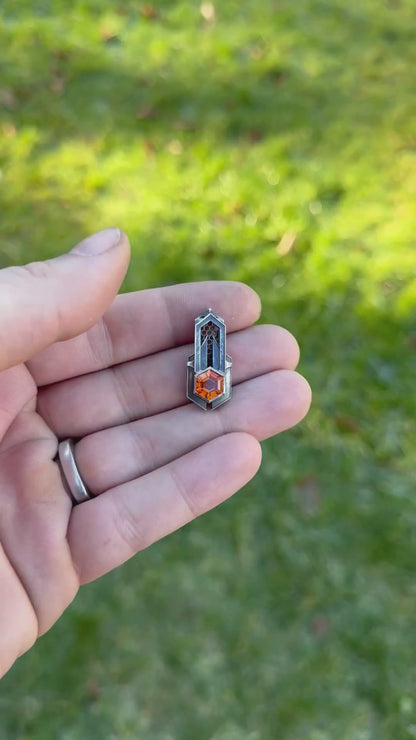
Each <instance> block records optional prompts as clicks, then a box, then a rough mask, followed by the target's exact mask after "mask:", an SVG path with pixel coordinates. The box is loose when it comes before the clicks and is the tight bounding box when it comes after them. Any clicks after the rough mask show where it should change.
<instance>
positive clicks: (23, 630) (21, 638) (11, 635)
mask: <svg viewBox="0 0 416 740" xmlns="http://www.w3.org/2000/svg"><path fill="white" fill-rule="evenodd" d="M0 594H1V607H0V635H1V640H0V678H1V677H2V676H4V674H5V673H6V672H7V671H8V670H9V668H10V667H11V666H12V665H13V663H14V661H15V660H16V658H18V657H19V655H22V654H23V653H24V652H26V650H29V648H30V647H31V646H32V645H33V643H34V642H35V640H36V638H37V636H38V625H37V620H36V615H35V612H34V611H33V607H32V605H31V603H30V600H29V598H28V596H27V594H26V592H25V590H24V588H23V586H22V584H21V582H20V580H19V578H18V576H17V575H16V573H15V572H14V570H13V568H12V566H11V565H10V562H9V561H8V559H7V557H6V555H5V553H4V551H3V549H2V547H1V545H0Z"/></svg>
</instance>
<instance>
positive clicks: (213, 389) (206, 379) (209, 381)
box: [195, 370, 224, 401]
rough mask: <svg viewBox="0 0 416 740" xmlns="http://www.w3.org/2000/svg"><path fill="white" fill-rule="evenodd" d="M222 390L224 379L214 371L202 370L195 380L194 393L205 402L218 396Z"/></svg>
mask: <svg viewBox="0 0 416 740" xmlns="http://www.w3.org/2000/svg"><path fill="white" fill-rule="evenodd" d="M223 390H224V378H223V376H222V375H220V374H219V373H217V372H215V370H204V372H202V373H199V375H197V377H196V380H195V393H196V394H197V395H198V396H200V397H201V398H204V399H205V400H206V401H212V399H213V398H216V397H217V396H220V395H221V393H222V392H223Z"/></svg>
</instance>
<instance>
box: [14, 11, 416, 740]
mask: <svg viewBox="0 0 416 740" xmlns="http://www.w3.org/2000/svg"><path fill="white" fill-rule="evenodd" d="M415 68H416V20H415V5H414V2H413V0H360V2H359V3H352V2H350V1H349V0H331V1H329V0H296V2H293V0H275V1H273V0H246V1H245V2H237V0H222V2H221V3H219V2H218V3H216V4H211V3H206V2H205V3H202V5H200V3H199V2H195V3H192V2H185V0H165V1H162V0H160V1H158V2H156V1H155V2H154V4H151V3H140V2H133V0H111V1H110V0H84V1H83V0H72V2H64V0H52V1H50V2H49V1H48V2H46V0H32V2H31V3H28V2H26V0H2V1H1V3H0V168H1V181H0V213H1V217H0V266H7V265H9V264H14V263H17V262H24V261H28V260H32V259H43V258H46V257H49V256H52V255H55V254H56V253H58V252H61V251H64V250H66V249H67V248H69V247H70V246H72V245H73V244H74V243H75V242H76V241H78V240H79V239H80V238H82V237H83V236H84V235H86V234H87V233H89V232H91V231H95V230H97V229H99V228H102V227H105V226H107V225H113V224H116V225H119V226H121V227H122V228H124V229H125V230H126V231H127V233H128V234H129V236H130V238H131V242H132V247H133V258H132V265H131V269H130V272H129V275H128V277H127V280H126V283H125V289H128V290H135V289H140V288H143V287H148V286H151V285H162V284H167V283H173V282H177V281H187V280H199V279H206V278H223V277H224V278H231V279H238V280H245V281H247V282H248V283H250V284H251V285H252V286H253V287H254V288H256V289H257V290H258V291H259V293H260V295H261V298H262V301H263V306H264V312H263V320H264V321H271V322H277V323H281V324H283V325H284V326H286V327H288V328H289V329H290V330H291V331H293V332H294V333H295V334H296V336H297V337H298V338H299V341H300V343H301V346H302V352H303V354H302V362H301V368H300V369H301V371H302V372H303V373H304V374H305V375H306V376H307V377H308V379H309V380H310V382H311V384H312V387H313V390H314V406H313V410H312V411H311V413H310V415H309V417H308V418H307V420H306V421H305V422H304V423H303V424H302V425H301V427H299V428H298V429H295V430H293V431H292V432H290V433H286V434H285V435H282V436H280V437H278V438H276V439H275V440H271V441H269V442H268V443H266V444H265V445H264V463H263V467H262V470H261V473H260V474H259V475H258V476H257V478H256V479H255V481H254V482H253V483H252V484H250V485H249V486H248V487H247V488H246V489H245V491H244V492H242V493H241V494H240V495H239V496H237V497H235V498H234V499H233V500H231V501H230V502H228V503H227V504H226V505H224V506H223V507H222V508H220V509H219V510H217V511H215V512H212V513H211V514H209V515H207V516H206V517H205V518H204V519H202V520H201V521H198V522H196V523H195V524H193V525H192V526H189V527H187V528H185V529H184V530H183V531H181V532H178V533H176V534H175V535H173V536H171V537H169V538H168V539H167V540H166V541H164V542H162V543H159V544H158V545H156V546H154V547H153V548H151V549H150V550H149V551H147V552H145V553H143V554H141V555H139V556H138V557H137V558H136V559H134V560H133V561H131V562H130V563H128V564H127V565H126V566H125V567H123V568H122V569H120V570H118V571H116V572H115V573H113V574H111V575H109V576H107V577H105V578H104V579H102V580H101V581H100V582H98V583H96V584H94V585H92V586H88V587H86V588H85V589H83V591H82V592H81V594H80V595H79V597H78V599H77V600H76V602H75V603H74V604H73V605H72V607H71V608H70V609H69V611H68V612H67V614H66V615H65V616H64V617H63V618H62V619H61V621H60V622H59V623H58V624H57V625H56V627H55V628H54V629H53V630H52V631H51V632H50V633H49V634H48V635H47V636H45V637H44V638H42V640H41V641H40V642H39V643H38V645H37V647H36V648H35V649H34V650H32V651H31V652H30V653H29V654H28V655H26V656H25V657H23V658H22V659H21V660H20V661H19V662H18V664H17V665H16V666H15V667H14V669H13V670H12V671H11V672H10V673H9V674H8V675H7V677H6V678H5V679H4V680H3V681H2V682H1V687H0V738H1V740H8V739H9V738H13V739H14V738H18V739H19V740H26V739H29V738H30V739H31V740H45V739H48V738H62V739H63V740H78V738H88V739H89V738H105V739H107V738H108V739H110V738H111V740H112V739H121V740H124V739H130V738H131V739H137V738H139V739H142V738H143V740H205V739H206V740H263V739H264V740H269V739H270V740H274V739H276V740H402V739H403V740H407V739H408V740H411V739H412V738H416V693H415V688H416V618H415V604H416V578H415V562H416V502H415V467H416V453H415V447H416V434H415V431H416V429H415V427H416V424H415V415H416V414H415V412H416V389H415V370H416V363H415V350H416V324H415V308H416V249H415V230H416V210H415V196H416V118H415V115H416V95H415V86H414V81H415V77H414V71H415Z"/></svg>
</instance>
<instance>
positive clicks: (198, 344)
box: [186, 308, 232, 411]
mask: <svg viewBox="0 0 416 740" xmlns="http://www.w3.org/2000/svg"><path fill="white" fill-rule="evenodd" d="M225 333H226V332H225V321H224V319H222V318H221V316H217V314H216V313H214V311H213V310H212V308H209V309H208V311H205V313H203V314H201V316H197V317H196V319H195V341H194V354H193V355H190V357H188V363H187V392H186V395H187V397H188V398H189V400H190V401H193V402H194V403H196V404H197V405H198V406H200V407H201V409H204V410H205V411H206V410H207V409H216V408H217V407H218V406H221V404H222V403H225V401H228V400H229V399H230V398H231V365H232V362H231V357H230V356H229V355H227V354H226V352H225Z"/></svg>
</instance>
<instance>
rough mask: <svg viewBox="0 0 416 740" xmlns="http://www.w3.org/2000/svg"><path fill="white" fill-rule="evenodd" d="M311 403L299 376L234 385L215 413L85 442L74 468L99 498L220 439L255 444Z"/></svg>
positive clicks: (167, 417) (178, 416)
mask: <svg viewBox="0 0 416 740" xmlns="http://www.w3.org/2000/svg"><path fill="white" fill-rule="evenodd" d="M310 397H311V393H310V388H309V385H308V383H307V382H306V380H305V379H304V378H303V377H302V376H301V375H299V374H298V373H295V372H291V371H289V370H280V371H274V372H272V373H268V374H267V375H262V376H260V377H258V378H254V379H253V380H248V381H246V382H245V383H241V384H240V385H238V386H237V387H236V388H235V390H234V394H233V399H232V401H231V402H230V403H226V404H224V405H223V406H221V407H220V408H218V409H216V410H215V411H214V412H204V411H201V409H199V408H197V407H196V406H194V405H193V404H188V405H186V406H181V407H179V408H176V409H173V410H171V411H167V412H165V413H162V414H157V415H156V416H151V417H148V418H147V419H141V420H139V421H135V422H132V423H131V424H124V425H123V426H118V427H113V428H112V429H106V430H104V431H101V432H97V433H96V434H91V435H89V436H87V437H84V439H82V440H80V442H78V444H77V446H76V459H77V464H78V466H79V469H80V472H81V475H82V477H83V480H84V481H85V483H86V484H87V486H88V488H89V489H90V490H91V492H92V493H94V494H98V493H102V492H103V491H105V490H107V489H109V488H112V487H114V486H116V485H120V484H121V483H124V482H126V481H129V480H133V479H134V478H137V477H139V476H141V475H145V474H147V473H149V472H151V471H152V470H156V469H157V468H158V467H161V466H163V465H166V464H167V463H169V462H170V461H171V460H174V459H175V458H177V457H180V456H182V455H184V454H186V453H187V452H189V451H191V450H193V449H195V448H196V447H199V446H200V445H202V444H204V443H206V442H208V441H209V440H211V439H214V438H215V437H219V436H221V435H222V434H224V433H230V432H246V433H248V434H250V435H252V436H253V437H255V438H256V439H258V440H262V439H266V437H271V436H272V435H274V434H278V433H279V432H282V431H284V430H285V429H288V428H289V427H291V426H293V425H294V424H297V423H298V422H299V421H300V420H301V419H302V418H303V417H304V416H305V414H306V413H307V411H308V409H309V405H310Z"/></svg>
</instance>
